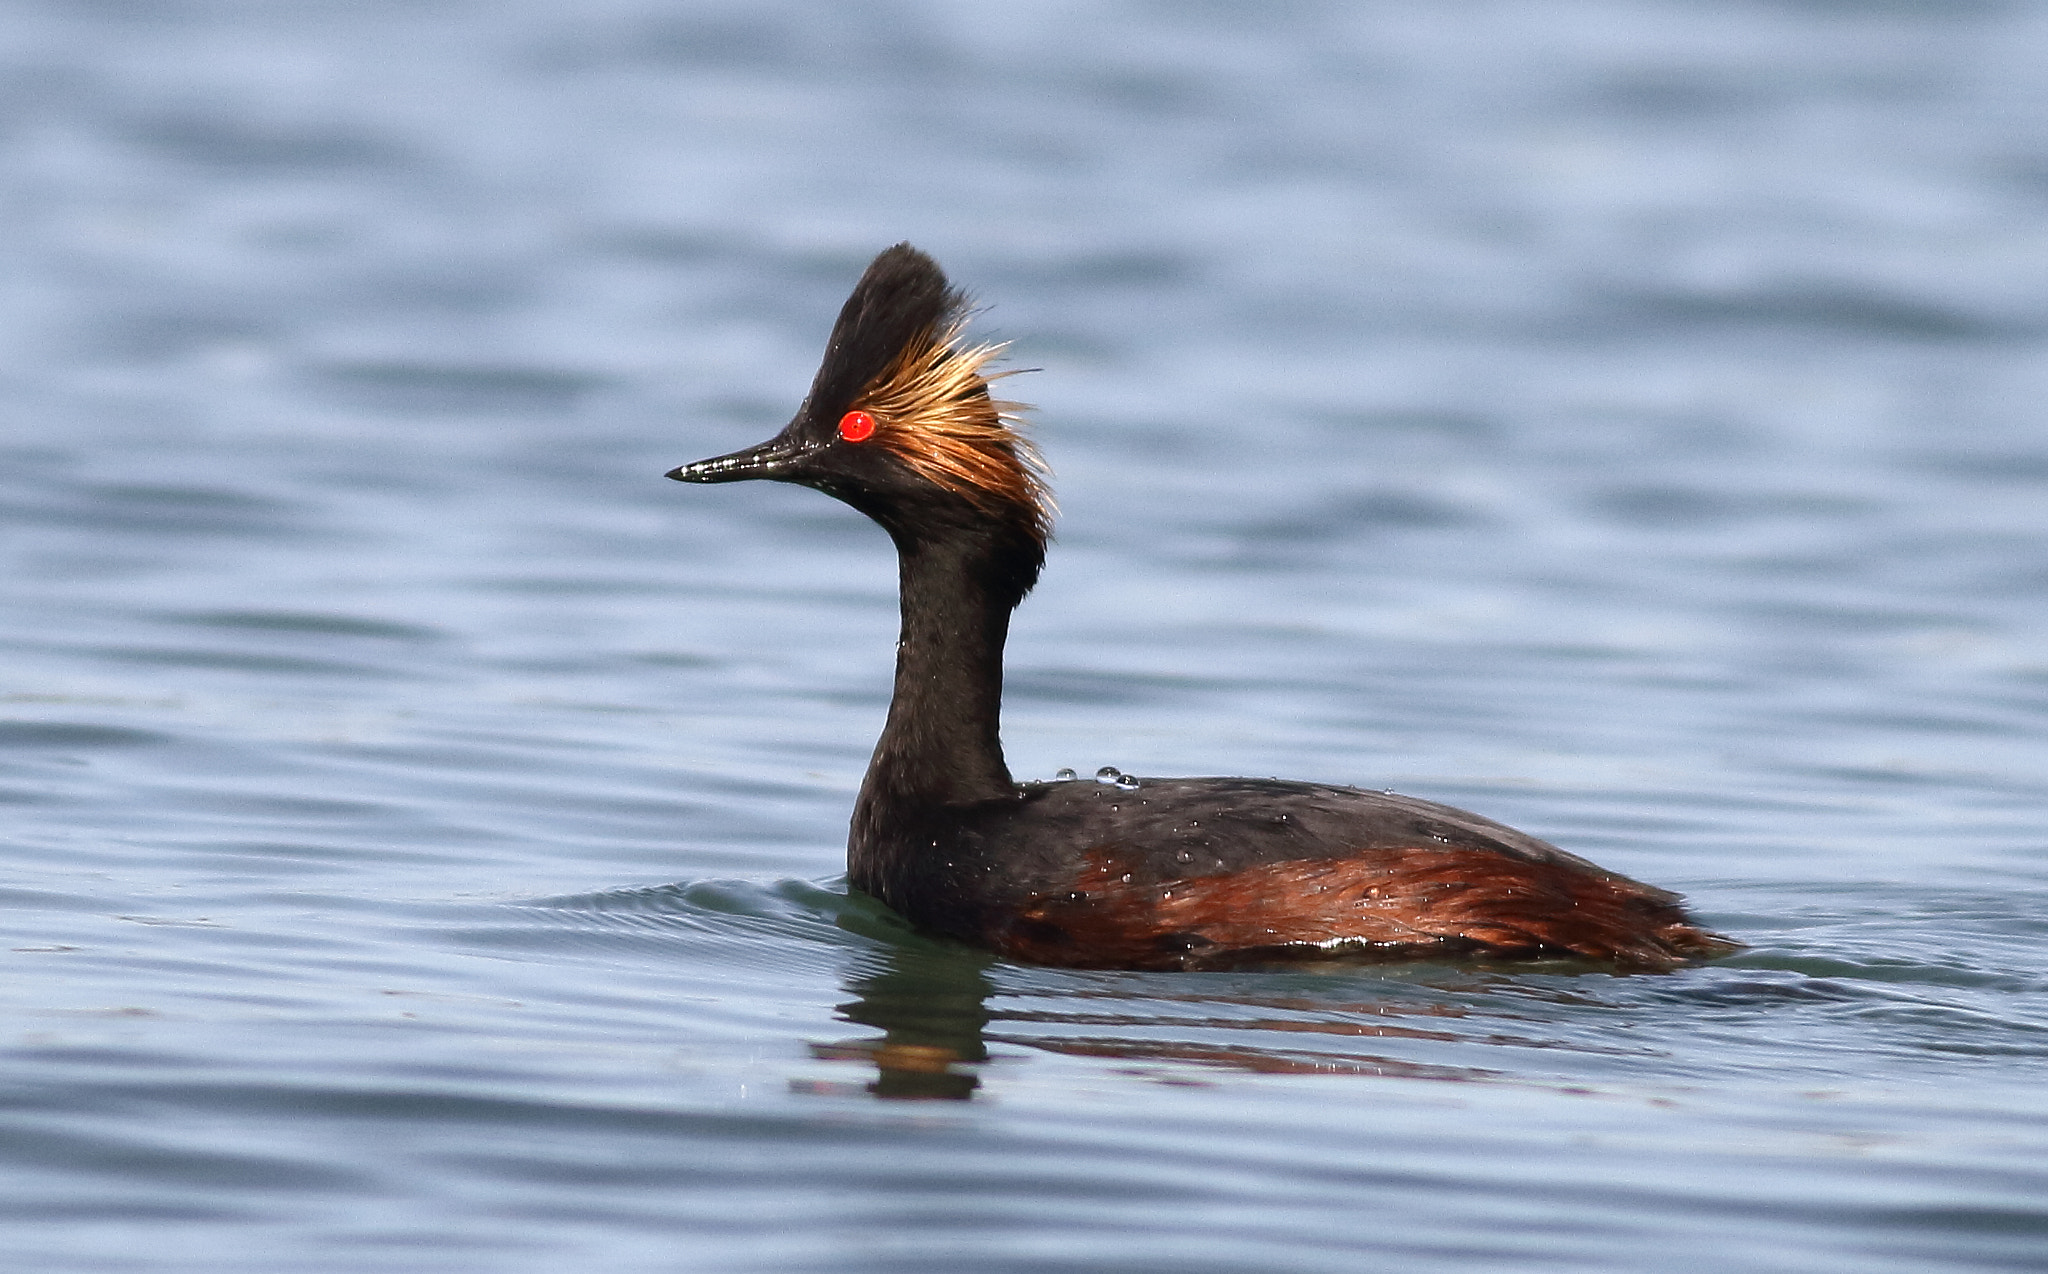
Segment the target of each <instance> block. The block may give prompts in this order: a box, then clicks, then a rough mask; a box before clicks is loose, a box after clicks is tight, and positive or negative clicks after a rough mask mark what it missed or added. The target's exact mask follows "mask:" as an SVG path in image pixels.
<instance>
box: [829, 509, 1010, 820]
mask: <svg viewBox="0 0 2048 1274" xmlns="http://www.w3.org/2000/svg"><path fill="white" fill-rule="evenodd" d="M988 552H989V545H988V543H987V542H986V541H985V540H981V539H979V537H974V538H969V537H966V536H960V537H947V538H945V539H941V540H937V541H928V542H923V543H913V544H899V548H898V555H899V565H900V570H901V576H902V601H903V630H902V635H901V638H900V639H899V640H898V642H897V644H896V694H895V697H894V698H893V699H892V700H891V701H890V703H889V720H888V723H887V724H886V725H884V726H883V727H882V737H881V740H880V741H879V742H878V743H876V744H875V755H874V759H873V760H872V761H870V762H869V763H868V775H867V781H866V782H865V783H864V784H862V787H861V795H860V805H859V808H858V809H857V811H856V821H859V817H860V815H862V814H868V813H873V814H883V813H885V811H884V810H881V809H872V810H871V808H870V807H872V806H875V805H876V804H877V803H878V802H882V803H888V804H892V805H899V804H900V805H904V806H918V807H924V806H929V805H933V804H939V805H955V804H962V803H966V802H970V801H985V800H990V799H993V798H995V797H1000V796H1007V795H1009V794H1010V792H1011V791H1012V788H1013V785H1012V783H1011V781H1010V770H1009V767H1008V766H1006V765H1004V764H1003V744H1002V738H1001V722H1002V708H1003V642H1004V640H1005V639H1006V638H1007V637H1008V636H1009V632H1010V611H1011V609H1012V608H1014V607H1015V605H1016V599H1015V598H1013V597H1010V596H1007V595H1003V594H999V593H995V592H992V591H991V589H990V587H989V582H990V579H991V575H992V572H991V570H990V564H989V562H988V561H987V554H988ZM898 812H903V813H908V812H910V811H909V810H908V809H905V810H902V811H898Z"/></svg>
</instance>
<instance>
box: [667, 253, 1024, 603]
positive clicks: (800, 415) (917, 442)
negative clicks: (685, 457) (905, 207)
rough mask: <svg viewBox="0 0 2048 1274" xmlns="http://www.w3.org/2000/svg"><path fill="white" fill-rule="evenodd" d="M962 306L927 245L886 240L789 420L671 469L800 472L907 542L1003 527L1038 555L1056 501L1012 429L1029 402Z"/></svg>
mask: <svg viewBox="0 0 2048 1274" xmlns="http://www.w3.org/2000/svg"><path fill="white" fill-rule="evenodd" d="M967 308H968V305H967V298H966V297H965V296H964V295H962V294H961V293H960V292H958V291H956V290H955V289H954V288H953V287H952V286H951V285H949V284H948V283H947V281H946V276H945V274H944V272H943V271H941V270H940V269H939V267H938V264H937V263H936V262H934V261H933V260H932V259H931V258H930V257H928V256H926V255H925V254H924V253H922V252H920V251H918V250H917V249H916V248H913V247H911V246H910V245H909V244H907V243H899V244H897V245H896V246H895V247H893V248H890V249H888V250H886V251H884V252H883V253H882V254H881V255H880V256H877V257H876V258H875V259H874V262H873V264H871V265H869V266H868V268H867V272H866V273H865V274H863V275H862V276H861V279H860V282H859V283H858V284H856V285H855V286H854V289H853V295H852V296H850V297H848V298H847V300H846V305H845V307H844V308H842V309H841V310H840V311H839V321H838V322H837V323H835V324H834V325H833V327H832V337H831V340H830V342H829V343H828V344H827V345H826V347H825V358H824V362H823V363H822V364H821V365H820V366H819V368H818V374H817V377H816V379H814V380H813V381H812V382H811V392H810V393H809V394H808V395H807V396H806V397H805V398H804V401H803V405H802V406H800V407H798V408H797V412H796V416H795V418H794V419H792V420H791V421H790V422H789V424H788V426H786V427H785V428H784V429H783V431H782V432H781V433H779V434H777V435H775V436H774V437H773V438H770V439H769V440H768V441H766V442H764V443H760V444H758V445H756V446H752V447H748V448H746V449H745V450H742V451H735V452H733V453H732V454H730V455H724V456H717V457H714V458H712V459H710V460H699V461H698V462H697V463H695V464H688V465H683V466H682V467H680V468H677V469H673V470H671V471H670V472H669V475H668V476H669V477H671V478H674V479H676V480H677V481H678V482H738V481H740V480H742V479H746V478H767V479H771V480H773V481H776V482H795V483H800V484H802V485H804V486H808V487H815V488H817V489H818V490H820V491H823V492H825V493H826V494H827V495H831V496H834V497H837V498H838V499H840V500H843V501H845V502H846V503H847V504H850V505H852V506H853V507H854V508H856V509H859V510H860V511H861V512H863V513H865V514H867V515H868V516H869V517H871V518H873V519H874V520H875V521H877V522H879V523H881V524H882V526H883V527H884V528H886V529H887V530H888V531H889V532H890V534H891V535H893V536H894V537H895V538H896V539H897V541H898V543H899V544H902V543H904V542H905V540H906V537H908V538H910V539H913V540H914V539H918V538H921V537H924V536H928V535H930V534H932V533H934V532H937V531H940V530H942V529H947V528H957V529H962V530H988V529H994V528H1001V529H1003V530H1007V531H1008V532H1010V535H1009V536H1006V537H1005V538H1014V537H1018V536H1021V538H1023V539H1025V540H1028V541H1030V542H1031V545H1032V546H1033V547H1035V549H1036V551H1037V553H1038V555H1039V556H1041V557H1042V556H1043V553H1044V549H1045V541H1046V538H1047V536H1048V534H1049V532H1050V529H1051V521H1052V512H1053V505H1052V498H1051V494H1050V493H1049V492H1048V491H1047V489H1046V486H1045V479H1044V473H1045V468H1044V465H1043V464H1042V463H1041V462H1040V460H1039V458H1038V453H1037V451H1036V449H1034V448H1033V447H1032V445H1031V443H1030V440H1029V439H1027V438H1025V437H1024V436H1023V435H1022V434H1021V433H1019V432H1018V431H1017V428H1016V425H1017V417H1018V413H1020V412H1022V411H1024V410H1025V408H1024V406H1023V405H1022V404H1019V403H1009V402H1001V401H998V400H997V399H995V398H993V397H991V396H990V394H989V391H988V386H989V381H990V380H992V379H998V378H1000V377H1002V376H1005V375H1009V374H1010V373H1007V372H998V373H995V374H994V375H991V374H989V373H988V372H987V370H986V368H987V366H988V364H989V362H990V361H991V360H993V359H994V358H995V357H996V356H997V355H998V354H1000V353H1002V351H1003V346H1001V345H971V346H970V345H967V344H965V343H964V341H963V339H962V338H963V336H964V331H965V327H966V319H967ZM1035 573H1036V570H1035V566H1034V568H1033V574H1035Z"/></svg>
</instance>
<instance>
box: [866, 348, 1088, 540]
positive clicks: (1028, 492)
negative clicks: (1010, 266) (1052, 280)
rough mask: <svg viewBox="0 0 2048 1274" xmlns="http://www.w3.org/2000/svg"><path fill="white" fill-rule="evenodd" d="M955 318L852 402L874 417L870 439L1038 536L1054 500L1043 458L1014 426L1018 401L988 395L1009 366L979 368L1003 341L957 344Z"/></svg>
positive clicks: (1020, 409) (1047, 528)
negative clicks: (1020, 520) (989, 369)
mask: <svg viewBox="0 0 2048 1274" xmlns="http://www.w3.org/2000/svg"><path fill="white" fill-rule="evenodd" d="M964 330H965V324H964V322H962V321H960V320H958V319H955V320H953V321H952V322H951V323H950V324H949V325H947V326H945V327H943V328H936V327H935V328H934V329H932V330H930V331H928V332H926V333H924V334H923V335H921V336H919V337H918V338H917V339H915V340H912V341H910V342H909V343H908V344H906V345H905V346H904V347H903V350H902V352H901V353H899V354H898V355H897V356H896V358H895V360H894V361H893V362H891V363H890V364H889V366H888V368H887V369H885V370H884V371H883V372H882V374H881V375H880V376H878V377H876V378H875V381H874V383H873V384H871V385H869V386H868V387H867V388H866V389H864V390H863V391H861V394H860V396H859V398H857V399H856V400H855V402H854V404H853V406H854V407H855V408H857V409H858V410H861V411H865V412H867V413H869V414H870V415H872V416H873V417H874V419H875V422H876V425H877V428H876V429H875V433H874V441H875V442H876V443H877V444H878V445H880V446H881V447H883V448H884V449H885V450H887V451H888V452H889V453H890V454H891V455H894V456H895V457H896V458H897V459H899V460H901V461H902V462H903V463H904V464H906V465H908V466H910V468H911V469H912V470H914V471H915V472H917V473H918V474H919V475H921V476H923V477H924V478H926V479H927V480H929V481H930V482H932V483H934V484H935V485H937V486H940V487H943V488H945V489H946V490H948V491H951V492H953V493H954V494H955V495H959V496H963V497H965V498H966V499H968V500H971V501H973V502H974V503H975V504H976V505H978V506H980V507H981V508H983V509H986V510H988V511H990V512H1009V513H1013V514H1018V515H1021V516H1022V517H1023V518H1024V519H1025V520H1026V523H1027V525H1028V527H1029V529H1030V531H1031V532H1032V534H1033V535H1034V536H1035V537H1036V538H1037V539H1038V541H1039V542H1040V543H1043V542H1044V541H1045V539H1046V537H1047V536H1048V535H1049V534H1050V533H1051V530H1052V515H1053V512H1054V506H1053V501H1052V492H1051V490H1050V489H1049V488H1048V487H1047V486H1046V481H1045V479H1046V467H1045V462H1044V461H1043V460H1041V459H1040V458H1039V455H1038V449H1037V448H1036V447H1034V446H1033V445H1032V443H1031V440H1030V439H1029V438H1027V437H1025V436H1024V435H1023V434H1022V433H1021V432H1019V426H1020V425H1021V423H1022V420H1021V417H1022V414H1023V413H1024V412H1026V411H1029V410H1030V408H1029V407H1028V406H1027V405H1025V404H1023V403H1013V402H1003V401H1001V400H999V399H996V398H993V397H991V396H990V395H989V392H988V384H989V382H990V381H991V380H1000V379H1001V378H1002V377H1004V376H1011V375H1015V373H1014V372H998V373H996V374H994V375H989V374H988V373H987V372H986V371H985V370H984V369H986V368H987V366H988V364H989V363H990V362H992V361H993V360H994V359H995V358H996V357H997V356H999V355H1000V354H1001V353H1002V352H1003V350H1004V349H1005V348H1007V347H1006V346H1004V345H1000V344H996V345H974V346H964V347H963V346H962V344H961V343H960V342H961V336H962V335H963V332H964Z"/></svg>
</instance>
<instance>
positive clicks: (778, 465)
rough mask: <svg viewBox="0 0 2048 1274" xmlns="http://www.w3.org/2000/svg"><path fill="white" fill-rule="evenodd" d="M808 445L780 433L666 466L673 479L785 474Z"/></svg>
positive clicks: (728, 479) (720, 479)
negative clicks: (719, 453)
mask: <svg viewBox="0 0 2048 1274" xmlns="http://www.w3.org/2000/svg"><path fill="white" fill-rule="evenodd" d="M811 450H812V448H810V447H806V446H804V445H803V444H802V443H797V442H792V441H790V440H789V439H788V438H786V437H783V436H781V435H777V436H776V437H773V438H770V439H769V440H768V441H766V442H763V443H759V444H757V445H755V446H752V447H747V448H744V449H742V450H739V451H735V452H733V453H731V454H730V455H724V456H713V457H712V458H711V459H709V460H699V461H698V462H697V463H695V464H686V465H681V466H678V467H677V468H674V469H670V470H669V471H668V476H669V477H671V478H674V479H675V480H676V481H677V482H743V481H745V480H746V479H748V478H785V479H786V478H788V477H790V476H791V474H790V468H791V466H793V465H794V464H795V463H796V462H797V461H799V460H801V459H803V458H804V457H805V456H807V455H809V454H810V453H811Z"/></svg>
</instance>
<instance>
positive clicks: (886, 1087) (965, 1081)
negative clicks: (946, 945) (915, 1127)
mask: <svg viewBox="0 0 2048 1274" xmlns="http://www.w3.org/2000/svg"><path fill="white" fill-rule="evenodd" d="M993 963H994V961H993V960H992V959H991V958H989V957H987V956H982V955H978V954H975V953H971V952H965V951H950V950H939V949H922V948H921V949H910V948H904V947H890V948H887V949H885V950H884V951H883V952H882V953H881V963H880V965H879V967H874V968H869V969H867V970H864V971H862V970H856V971H855V972H854V974H853V976H852V977H850V978H849V979H848V982H847V990H848V991H850V992H852V994H853V996H854V998H853V999H852V1000H851V1001H849V1002H848V1003H845V1004H842V1005H840V1006H839V1015H840V1016H841V1017H843V1018H845V1019H846V1020H847V1021H849V1022H854V1023H857V1024H859V1025H861V1026H872V1027H876V1028H878V1029H880V1030H881V1032H882V1038H880V1039H864V1040H852V1041H848V1042H845V1043H837V1044H813V1045H811V1056H813V1057H816V1058H818V1059H820V1060H823V1061H854V1062H860V1061H865V1062H868V1063H870V1064H872V1065H873V1066H874V1068H875V1078H874V1080H873V1081H871V1082H870V1083H868V1084H867V1085H866V1091H867V1092H870V1093H873V1094H874V1095H875V1096H877V1097H885V1098H893V1099H898V1100H927V1101H930V1100H941V1101H965V1100H967V1099H968V1098H969V1097H972V1096H973V1095H974V1090H975V1089H977V1088H979V1087H980V1086H981V1076H980V1075H979V1074H978V1073H977V1072H976V1070H975V1069H974V1068H975V1067H976V1066H978V1065H979V1064H980V1063H982V1062H985V1061H987V1060H988V1045H987V1042H986V1041H985V1039H984V1038H983V1029H984V1028H985V1027H987V1025H988V1023H989V1009H988V1001H989V997H990V996H991V995H993V994H994V993H995V987H994V986H993V985H992V984H991V983H990V982H989V980H988V968H989V966H990V965H991V964H993ZM796 1087H798V1088H799V1089H800V1090H802V1091H805V1092H831V1093H839V1092H845V1091H847V1090H848V1089H849V1088H851V1087H852V1085H846V1084H817V1083H809V1082H801V1081H800V1082H798V1083H797V1085H796Z"/></svg>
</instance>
